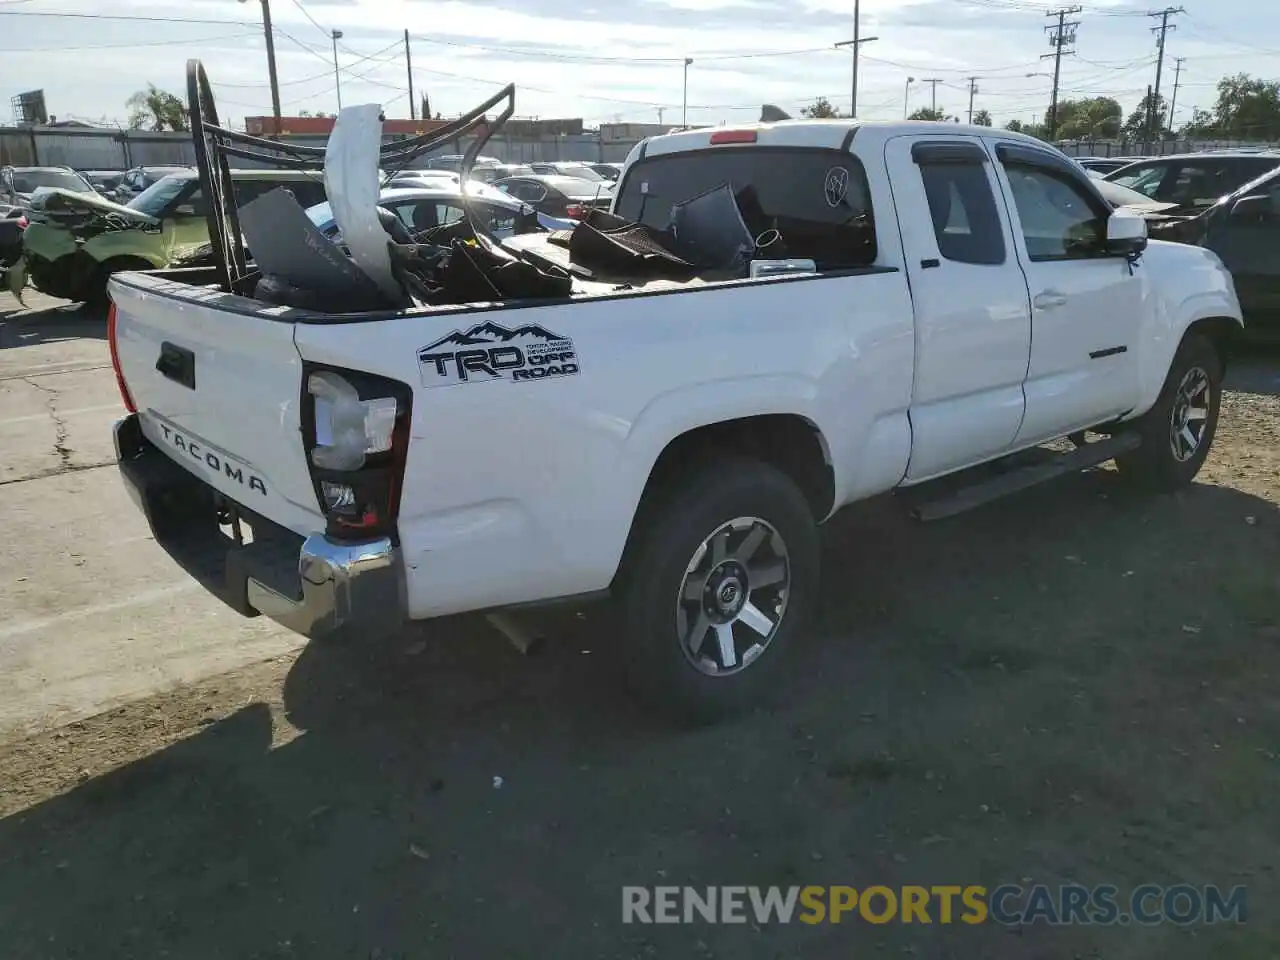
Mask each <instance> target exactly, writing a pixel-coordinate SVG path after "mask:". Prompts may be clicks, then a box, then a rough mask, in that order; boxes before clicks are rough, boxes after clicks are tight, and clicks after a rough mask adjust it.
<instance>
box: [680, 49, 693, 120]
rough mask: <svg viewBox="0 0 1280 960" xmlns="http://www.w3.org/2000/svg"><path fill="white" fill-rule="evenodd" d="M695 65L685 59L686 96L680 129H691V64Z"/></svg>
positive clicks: (681, 106)
mask: <svg viewBox="0 0 1280 960" xmlns="http://www.w3.org/2000/svg"><path fill="white" fill-rule="evenodd" d="M691 63H693V60H691V59H690V58H689V57H685V58H684V95H683V97H682V98H681V100H680V127H681V129H688V127H689V64H691Z"/></svg>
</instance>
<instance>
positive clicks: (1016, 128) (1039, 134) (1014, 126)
mask: <svg viewBox="0 0 1280 960" xmlns="http://www.w3.org/2000/svg"><path fill="white" fill-rule="evenodd" d="M1004 128H1005V129H1006V130H1012V131H1013V132H1014V133H1025V134H1026V135H1027V136H1029V137H1035V138H1036V139H1037V140H1044V139H1045V138H1046V136H1047V134H1046V132H1045V128H1044V127H1043V126H1042V125H1040V124H1038V123H1023V122H1022V121H1021V120H1010V121H1009V122H1008V123H1006V124H1005V125H1004Z"/></svg>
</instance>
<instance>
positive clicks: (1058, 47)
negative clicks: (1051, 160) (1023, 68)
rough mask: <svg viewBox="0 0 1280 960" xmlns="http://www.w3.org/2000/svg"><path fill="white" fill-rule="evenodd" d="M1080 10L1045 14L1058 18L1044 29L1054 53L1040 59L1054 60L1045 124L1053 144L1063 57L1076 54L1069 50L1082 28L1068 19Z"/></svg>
mask: <svg viewBox="0 0 1280 960" xmlns="http://www.w3.org/2000/svg"><path fill="white" fill-rule="evenodd" d="M1080 9H1081V8H1080V7H1063V8H1062V9H1060V10H1051V11H1049V12H1048V13H1046V14H1045V16H1048V17H1057V18H1058V22H1057V23H1055V24H1052V25H1050V26H1047V27H1045V28H1044V29H1045V32H1046V33H1048V34H1049V46H1051V47H1053V53H1046V54H1043V55H1041V57H1040V59H1041V60H1048V59H1049V58H1050V57H1052V58H1053V93H1052V94H1051V95H1050V97H1049V116H1048V117H1047V118H1046V123H1045V128H1046V130H1045V132H1046V133H1048V135H1049V140H1050V141H1051V142H1052V140H1053V139H1054V137H1056V136H1057V135H1058V81H1059V79H1060V78H1061V76H1062V55H1063V54H1064V53H1074V52H1075V51H1074V50H1071V49H1068V48H1070V47H1072V46H1074V45H1075V42H1076V27H1078V26H1080V21H1079V20H1071V21H1068V20H1067V17H1070V16H1074V15H1075V14H1077V13H1079V12H1080Z"/></svg>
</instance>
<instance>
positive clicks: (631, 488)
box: [609, 374, 830, 569]
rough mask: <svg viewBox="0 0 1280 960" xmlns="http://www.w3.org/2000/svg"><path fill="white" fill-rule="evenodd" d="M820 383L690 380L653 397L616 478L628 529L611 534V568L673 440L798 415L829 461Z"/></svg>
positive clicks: (634, 427)
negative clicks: (735, 423) (819, 409)
mask: <svg viewBox="0 0 1280 960" xmlns="http://www.w3.org/2000/svg"><path fill="white" fill-rule="evenodd" d="M817 392H818V385H817V383H815V382H814V381H813V380H810V379H808V378H805V377H795V376H779V375H775V374H768V375H760V376H744V377H734V378H730V379H722V380H712V381H708V382H705V383H697V384H689V385H687V386H682V387H678V388H676V389H674V390H669V391H667V392H665V393H663V394H660V395H658V396H656V397H654V398H653V399H652V400H651V401H649V403H648V404H646V405H645V407H644V408H643V409H642V410H641V411H640V413H639V414H638V415H637V416H636V418H635V419H634V420H633V421H632V423H631V427H630V429H629V430H628V431H627V436H626V440H625V441H624V442H623V445H622V450H621V453H622V456H621V458H620V461H621V462H620V464H619V470H618V471H617V473H616V476H617V477H618V479H619V480H620V481H621V482H622V483H623V484H625V489H624V490H623V491H622V492H621V493H620V500H621V502H623V503H625V504H626V505H627V509H626V511H625V518H621V519H624V520H625V527H624V528H623V529H622V530H620V531H618V532H619V533H620V536H614V537H610V538H609V541H610V543H612V544H614V545H615V546H614V547H613V548H612V552H611V557H610V566H611V567H612V568H614V569H616V568H617V565H618V564H619V563H620V562H621V560H622V552H623V549H624V547H625V542H626V539H627V536H628V534H629V532H630V530H631V525H632V523H633V522H634V519H635V515H636V511H637V510H638V509H639V507H640V500H641V498H642V496H643V495H644V491H645V487H646V485H647V484H648V481H649V477H650V475H651V474H652V472H653V468H654V465H655V464H656V463H657V462H658V458H659V457H660V456H661V455H662V452H663V450H665V449H666V448H667V446H668V444H670V443H671V442H672V441H673V440H675V439H677V438H678V437H680V436H682V435H684V434H686V433H689V432H690V431H692V430H697V429H699V428H701V427H708V426H712V425H714V424H717V423H724V422H726V421H729V420H741V419H745V418H748V417H757V416H768V415H771V414H772V415H778V414H781V415H790V416H798V417H800V418H802V419H804V420H806V421H807V422H808V423H810V424H811V425H813V427H814V430H815V432H816V434H817V436H818V440H819V442H820V443H821V444H822V448H823V453H824V455H826V456H827V458H828V461H829V460H830V452H829V449H828V447H827V443H826V440H825V438H824V436H823V433H822V430H821V429H820V427H819V426H818V425H817V421H816V418H815V416H814V404H815V399H816V397H817Z"/></svg>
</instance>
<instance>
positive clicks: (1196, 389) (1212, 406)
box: [1116, 335, 1222, 490]
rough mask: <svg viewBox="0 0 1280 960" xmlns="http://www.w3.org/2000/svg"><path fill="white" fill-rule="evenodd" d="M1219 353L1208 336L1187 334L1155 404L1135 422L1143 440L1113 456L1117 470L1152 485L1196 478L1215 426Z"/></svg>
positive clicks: (1162, 487)
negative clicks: (1132, 449)
mask: <svg viewBox="0 0 1280 960" xmlns="http://www.w3.org/2000/svg"><path fill="white" fill-rule="evenodd" d="M1221 399H1222V358H1221V356H1220V355H1219V354H1218V350H1217V348H1216V347H1215V346H1214V345H1213V342H1212V341H1211V340H1209V339H1208V338H1206V337H1202V336H1198V335H1192V336H1189V337H1187V339H1186V340H1184V341H1183V342H1182V345H1181V346H1180V347H1179V348H1178V352H1177V353H1176V354H1175V355H1174V358H1173V362H1172V363H1171V364H1170V365H1169V375H1168V377H1167V378H1166V379H1165V383H1164V388H1163V389H1162V390H1161V391H1160V396H1159V398H1158V399H1157V400H1156V402H1155V405H1154V406H1153V407H1152V408H1151V409H1150V410H1148V411H1147V412H1146V413H1145V414H1143V415H1142V416H1141V417H1140V418H1139V419H1138V420H1137V422H1136V423H1135V424H1134V425H1135V426H1136V427H1137V429H1138V432H1139V433H1140V434H1141V435H1142V446H1140V447H1139V448H1138V449H1137V450H1135V451H1134V452H1133V453H1130V454H1126V455H1124V456H1122V457H1118V458H1117V459H1116V466H1117V468H1119V470H1120V473H1121V475H1123V476H1124V477H1125V478H1127V479H1129V480H1132V481H1134V482H1135V483H1137V484H1139V485H1141V486H1143V487H1146V488H1148V489H1154V490H1174V489H1177V488H1178V487H1181V486H1183V485H1185V484H1188V483H1190V482H1191V481H1192V480H1194V479H1195V476H1196V474H1197V473H1199V472H1200V467H1201V466H1203V465H1204V461H1205V458H1206V457H1207V456H1208V455H1209V448H1210V446H1211V445H1212V444H1213V437H1214V434H1215V433H1216V432H1217V429H1218V412H1219V404H1220V403H1221Z"/></svg>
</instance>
